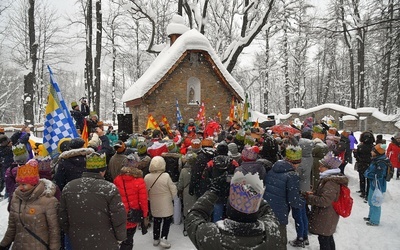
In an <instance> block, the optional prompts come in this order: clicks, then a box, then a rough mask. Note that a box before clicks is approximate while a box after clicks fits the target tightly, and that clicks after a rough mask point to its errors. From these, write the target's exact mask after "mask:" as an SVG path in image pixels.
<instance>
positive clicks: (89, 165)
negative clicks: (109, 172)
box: [86, 152, 107, 172]
mask: <svg viewBox="0 0 400 250" xmlns="http://www.w3.org/2000/svg"><path fill="white" fill-rule="evenodd" d="M106 167H107V163H106V154H105V153H104V154H99V153H96V152H93V153H91V154H89V155H86V170H87V171H89V172H102V171H104V170H106Z"/></svg>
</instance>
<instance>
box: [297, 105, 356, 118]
mask: <svg viewBox="0 0 400 250" xmlns="http://www.w3.org/2000/svg"><path fill="white" fill-rule="evenodd" d="M321 109H333V110H336V111H339V112H343V113H347V114H349V115H353V116H356V117H358V114H357V111H356V110H355V109H352V108H348V107H344V106H341V105H338V104H334V103H325V104H322V105H319V106H316V107H313V108H309V109H303V110H302V111H301V112H300V113H299V115H300V116H302V115H307V114H309V113H313V112H316V111H319V110H321Z"/></svg>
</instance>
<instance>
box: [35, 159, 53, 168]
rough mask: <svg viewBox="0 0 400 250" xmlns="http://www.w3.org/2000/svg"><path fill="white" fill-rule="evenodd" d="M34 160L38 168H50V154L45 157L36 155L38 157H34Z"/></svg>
mask: <svg viewBox="0 0 400 250" xmlns="http://www.w3.org/2000/svg"><path fill="white" fill-rule="evenodd" d="M36 160H37V161H38V165H39V170H49V169H51V157H50V156H46V157H41V156H38V157H36Z"/></svg>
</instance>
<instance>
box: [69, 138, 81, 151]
mask: <svg viewBox="0 0 400 250" xmlns="http://www.w3.org/2000/svg"><path fill="white" fill-rule="evenodd" d="M83 145H85V141H84V140H83V139H82V138H80V137H78V138H74V139H72V140H71V141H70V142H69V148H70V149H77V148H81V147H83Z"/></svg>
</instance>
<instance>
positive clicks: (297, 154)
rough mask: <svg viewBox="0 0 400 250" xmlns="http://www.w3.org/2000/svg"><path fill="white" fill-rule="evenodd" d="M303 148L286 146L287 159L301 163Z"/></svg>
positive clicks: (294, 162)
mask: <svg viewBox="0 0 400 250" xmlns="http://www.w3.org/2000/svg"><path fill="white" fill-rule="evenodd" d="M301 156H302V149H301V147H299V146H293V145H289V146H287V148H286V160H287V161H289V162H291V163H293V164H299V163H300V162H301Z"/></svg>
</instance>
